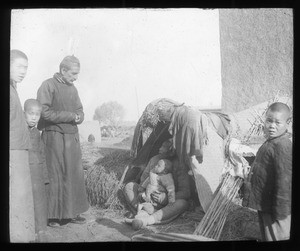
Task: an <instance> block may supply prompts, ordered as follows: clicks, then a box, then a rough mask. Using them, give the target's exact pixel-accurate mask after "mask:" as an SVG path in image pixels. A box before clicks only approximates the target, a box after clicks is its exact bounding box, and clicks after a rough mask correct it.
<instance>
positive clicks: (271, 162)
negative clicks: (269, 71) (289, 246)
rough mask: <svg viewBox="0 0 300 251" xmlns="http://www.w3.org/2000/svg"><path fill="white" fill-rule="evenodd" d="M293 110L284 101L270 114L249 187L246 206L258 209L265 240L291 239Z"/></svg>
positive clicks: (272, 106) (266, 121)
mask: <svg viewBox="0 0 300 251" xmlns="http://www.w3.org/2000/svg"><path fill="white" fill-rule="evenodd" d="M290 119H291V112H290V109H289V107H288V106H287V105H286V104H284V103H281V102H276V103H273V104H272V105H270V107H269V108H268V110H267V113H266V120H265V134H266V138H267V140H266V142H265V143H264V144H263V145H262V146H261V147H260V148H259V150H258V152H257V155H256V158H255V161H254V162H253V164H252V173H250V175H249V176H248V180H250V186H246V187H245V195H246V196H245V197H244V201H243V205H244V206H248V207H251V208H253V209H256V210H257V212H258V219H259V225H260V230H261V234H262V240H263V241H278V240H288V239H289V238H290V225H291V186H292V184H291V183H292V142H291V141H290V139H289V137H288V134H287V126H288V123H289V121H290Z"/></svg>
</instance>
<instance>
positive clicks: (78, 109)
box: [76, 90, 84, 124]
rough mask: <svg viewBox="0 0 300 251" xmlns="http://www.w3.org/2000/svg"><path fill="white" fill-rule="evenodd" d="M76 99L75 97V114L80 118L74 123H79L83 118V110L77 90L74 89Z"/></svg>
mask: <svg viewBox="0 0 300 251" xmlns="http://www.w3.org/2000/svg"><path fill="white" fill-rule="evenodd" d="M76 94H77V99H76V114H77V115H79V116H80V120H79V121H78V122H77V123H76V124H81V123H82V122H83V120H84V112H83V107H82V103H81V100H80V98H79V95H78V92H77V90H76Z"/></svg>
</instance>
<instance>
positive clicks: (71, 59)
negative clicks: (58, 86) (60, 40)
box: [59, 56, 80, 84]
mask: <svg viewBox="0 0 300 251" xmlns="http://www.w3.org/2000/svg"><path fill="white" fill-rule="evenodd" d="M59 72H60V74H61V75H62V78H63V80H64V81H66V82H67V83H69V84H73V82H74V81H76V80H77V78H78V74H79V72H80V62H79V60H78V58H76V57H75V56H66V57H65V58H64V59H63V60H62V61H61V63H60V65H59Z"/></svg>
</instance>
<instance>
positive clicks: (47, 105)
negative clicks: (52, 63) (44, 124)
mask: <svg viewBox="0 0 300 251" xmlns="http://www.w3.org/2000/svg"><path fill="white" fill-rule="evenodd" d="M50 84H51V83H49V82H43V84H42V85H41V87H40V88H39V89H38V92H37V100H38V101H40V103H41V104H42V106H43V111H42V118H43V119H44V120H46V121H49V122H52V123H55V124H57V123H74V120H75V118H76V113H74V112H69V111H55V110H54V109H53V108H52V99H53V92H54V89H53V87H52V86H51V85H50ZM81 107H82V106H81Z"/></svg>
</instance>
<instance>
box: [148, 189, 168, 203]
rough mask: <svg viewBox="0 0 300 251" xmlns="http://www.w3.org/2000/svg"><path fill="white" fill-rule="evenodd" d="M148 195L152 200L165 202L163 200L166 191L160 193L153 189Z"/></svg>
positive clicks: (165, 197)
mask: <svg viewBox="0 0 300 251" xmlns="http://www.w3.org/2000/svg"><path fill="white" fill-rule="evenodd" d="M150 196H151V199H152V200H153V201H154V202H156V203H159V204H163V202H166V201H165V200H166V199H168V198H167V196H166V193H161V192H158V191H154V192H153V193H151V195H150Z"/></svg>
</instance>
